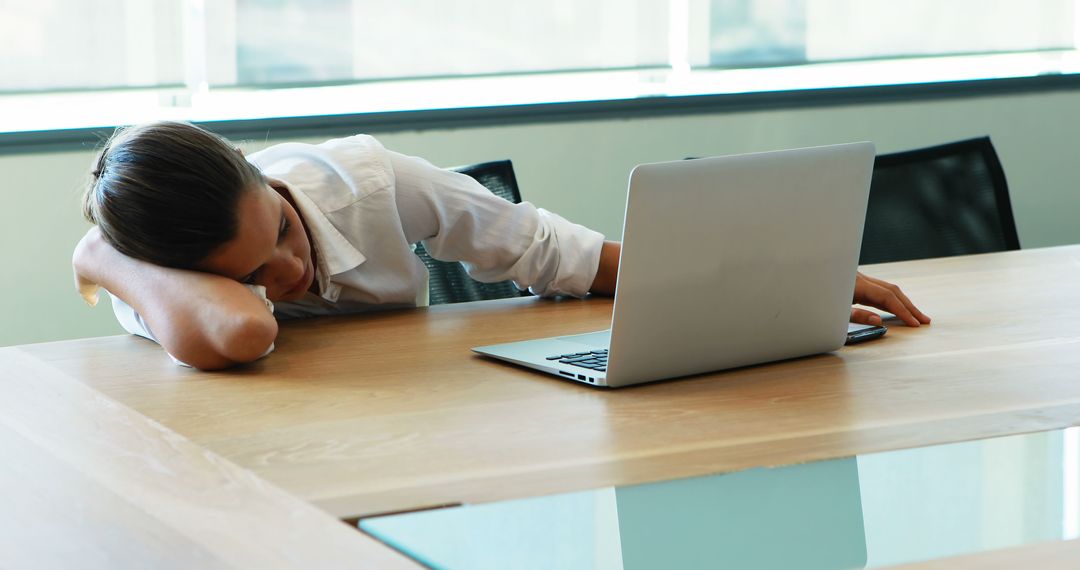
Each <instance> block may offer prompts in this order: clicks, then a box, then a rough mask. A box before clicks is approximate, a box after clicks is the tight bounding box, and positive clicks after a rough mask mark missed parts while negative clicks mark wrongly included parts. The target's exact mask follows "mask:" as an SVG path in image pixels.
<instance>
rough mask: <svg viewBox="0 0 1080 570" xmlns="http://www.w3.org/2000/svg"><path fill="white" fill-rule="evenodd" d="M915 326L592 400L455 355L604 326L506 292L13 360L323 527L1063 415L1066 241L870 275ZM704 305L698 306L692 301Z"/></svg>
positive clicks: (1076, 398)
mask: <svg viewBox="0 0 1080 570" xmlns="http://www.w3.org/2000/svg"><path fill="white" fill-rule="evenodd" d="M867 271H868V272H869V273H871V274H873V275H877V276H880V277H883V278H887V279H890V280H893V281H894V282H896V283H899V284H901V285H902V286H903V288H904V290H905V291H907V292H908V293H909V294H910V296H911V297H912V298H913V299H915V300H916V301H917V303H918V304H919V306H920V307H921V308H923V309H924V310H925V311H926V312H927V313H928V314H930V315H931V316H932V317H933V318H934V323H933V325H931V326H929V327H923V328H919V329H907V328H905V327H900V326H897V327H893V328H892V329H891V330H890V332H889V334H888V335H887V336H886V337H885V338H884V339H882V340H880V341H875V342H870V343H865V344H862V345H855V346H851V347H846V348H844V349H842V350H840V351H838V352H836V353H832V354H825V355H819V356H814V357H809V358H804V359H798V360H794V361H788V362H783V363H777V364H770V365H763V366H757V367H751V368H746V369H741V370H736V371H729V372H723V373H716V374H710V375H703V376H697V377H692V378H686V379H681V380H676V381H669V382H662V383H656V384H649V385H642V386H638V387H632V388H625V389H618V390H603V389H596V388H590V387H588V386H583V385H579V384H576V383H568V382H563V381H560V380H558V379H556V378H549V377H547V376H544V375H540V374H536V373H533V372H531V371H528V370H523V369H519V368H516V367H513V366H509V365H504V364H501V363H496V362H493V361H489V360H486V359H483V358H480V357H477V356H474V355H472V354H471V353H470V351H469V347H471V346H475V345H481V344H490V343H495V342H501V341H508V340H515V339H523V338H530V337H534V336H540V335H555V334H565V333H578V332H585V331H590V330H597V329H602V328H605V327H606V324H607V322H608V320H609V318H610V311H611V302H610V300H608V299H602V298H601V299H587V300H561V301H547V300H538V299H533V298H524V299H510V300H504V301H491V302H483V303H470V304H462V305H444V306H438V307H432V308H430V309H417V310H411V311H404V312H392V313H391V312H388V313H383V314H376V315H368V316H360V317H338V318H326V319H312V320H307V321H302V322H295V323H289V324H287V325H285V326H283V327H282V330H281V333H280V336H279V340H278V343H277V352H276V353H274V354H273V355H272V356H270V357H269V358H266V359H264V360H261V361H259V362H258V363H256V364H254V365H250V366H248V367H245V368H243V369H239V370H233V371H228V372H221V373H200V372H196V371H192V370H188V369H184V368H181V367H178V366H175V365H174V364H172V363H171V362H170V361H169V359H168V358H167V357H166V356H165V354H164V353H163V352H162V351H161V349H160V348H158V347H157V346H156V345H154V344H153V343H150V342H148V341H144V340H142V339H139V338H135V337H130V336H117V337H106V338H95V339H85V340H78V341H69V342H59V343H48V344H39V345H30V346H23V347H18V348H15V349H14V350H16V351H18V352H19V353H20V354H21V355H24V356H25V357H28V358H32V359H35V360H36V361H38V362H40V363H41V364H42V365H43V366H49V367H53V368H55V369H56V370H58V371H60V372H62V373H64V374H66V375H69V376H71V377H73V378H76V379H78V380H81V381H82V382H85V383H86V384H87V385H88V386H90V387H92V388H94V389H97V390H100V391H101V392H103V393H105V394H107V395H108V396H110V397H112V398H115V399H116V400H118V401H119V402H122V403H123V404H125V405H127V406H130V407H131V408H133V409H135V410H138V411H139V412H141V413H143V414H146V415H147V416H149V417H150V418H153V419H154V420H157V421H159V422H161V423H162V424H164V425H165V426H166V427H168V428H170V429H172V430H175V431H176V432H177V433H179V434H181V435H183V436H185V437H187V438H190V439H191V440H192V441H194V442H195V443H196V444H199V445H202V446H205V447H206V448H207V449H209V450H211V451H213V452H215V453H218V454H220V455H221V456H223V457H225V458H227V459H229V460H230V461H233V462H235V463H237V464H238V465H240V466H242V467H244V468H247V469H250V470H252V471H254V472H255V473H257V474H258V475H259V476H261V477H265V478H266V479H268V480H269V481H271V482H273V483H275V484H277V485H280V486H281V487H283V488H284V489H285V490H287V491H289V492H291V493H294V494H296V495H297V496H299V497H301V498H303V499H305V500H308V501H311V502H313V503H315V504H316V505H318V506H320V507H322V508H323V509H325V510H327V511H329V512H330V513H332V514H334V515H336V516H339V517H357V516H362V515H369V514H376V513H384V512H393V511H399V510H406V509H414V508H422V507H429V506H433V505H443V504H454V503H475V502H487V501H496V500H502V499H510V498H517V497H524V496H534V495H541V494H549V493H558V492H566V491H574V490H580V489H590V488H597V487H604V486H612V485H626V484H633V483H640V482H645V481H657V480H665V479H672V478H679V477H688V476H696V475H703V474H710V473H717V472H721V471H727V470H735V469H743V468H748V467H752V466H762V465H778V464H786V463H792V462H801V461H809V460H815V459H823V458H832V457H840V456H847V455H852V454H857V453H866V452H872V451H882V450H888V449H897V448H905V447H913V446H921V445H928V444H936V443H944V442H952V441H960V440H967V439H973V438H981V437H989V436H998V435H1005V434H1013V433H1020V432H1026V431H1034V430H1043V429H1051V428H1060V427H1064V426H1068V425H1073V424H1075V423H1078V420H1080V318H1078V317H1080V247H1078V246H1070V247H1060V248H1050V249H1037V250H1026V251H1020V252H1010V253H1002V254H991V255H982V256H970V257H959V258H949V259H940V260H928V261H919V262H906V263H897V264H887V265H879V266H875V267H871V268H868V269H867ZM702 294H714V292H711V291H703V292H702Z"/></svg>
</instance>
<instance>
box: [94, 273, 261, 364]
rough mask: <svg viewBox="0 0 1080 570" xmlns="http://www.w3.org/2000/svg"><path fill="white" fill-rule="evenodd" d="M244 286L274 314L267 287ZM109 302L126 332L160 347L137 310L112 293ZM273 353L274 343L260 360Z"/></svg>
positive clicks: (175, 360) (179, 362)
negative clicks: (267, 294)
mask: <svg viewBox="0 0 1080 570" xmlns="http://www.w3.org/2000/svg"><path fill="white" fill-rule="evenodd" d="M244 286H245V287H247V289H248V291H251V292H252V294H254V295H255V296H257V297H259V298H260V299H262V301H263V304H265V305H266V308H267V310H269V311H270V312H271V313H273V312H274V304H273V303H272V302H271V301H270V299H268V298H267V297H266V287H263V286H262V285H244ZM109 300H110V301H111V302H112V309H113V314H114V315H116V320H117V322H119V323H120V326H121V327H124V330H125V331H127V332H128V333H130V334H133V335H135V336H141V337H143V338H146V339H150V340H152V341H154V342H156V343H158V344H159V345H160V344H161V342H160V341H159V340H158V339H157V337H156V336H154V332H153V331H151V330H150V326H149V325H147V324H146V321H145V320H143V318H142V315H140V314H139V313H138V311H136V310H135V309H133V308H131V305H128V304H127V303H125V302H124V300H123V299H121V298H120V297H117V296H116V295H113V294H112V293H109ZM271 352H274V343H270V348H267V349H266V352H264V353H263V354H262V356H260V357H259V358H263V357H265V356H266V355H268V354H270V353H271ZM165 354H168V355H169V358H171V359H172V361H173V362H175V363H177V364H179V365H180V366H186V367H188V368H191V367H192V366H191V365H190V364H188V363H186V362H184V361H182V360H180V359H179V358H177V357H175V356H173V355H172V353H170V352H168V351H165Z"/></svg>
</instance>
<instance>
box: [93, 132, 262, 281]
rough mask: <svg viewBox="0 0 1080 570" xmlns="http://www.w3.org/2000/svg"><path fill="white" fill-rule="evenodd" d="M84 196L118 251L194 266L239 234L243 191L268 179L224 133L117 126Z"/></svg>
mask: <svg viewBox="0 0 1080 570" xmlns="http://www.w3.org/2000/svg"><path fill="white" fill-rule="evenodd" d="M91 174H92V175H93V181H92V182H91V184H90V186H89V188H87V190H86V193H85V194H84V195H83V214H84V215H85V216H86V218H87V219H88V220H90V221H91V222H93V223H95V224H97V225H98V227H99V228H101V233H102V235H103V236H104V238H105V240H106V241H108V242H109V244H111V245H112V246H113V247H115V248H116V249H117V251H119V252H120V253H123V254H125V255H127V256H129V257H134V258H136V259H140V260H143V261H148V262H150V263H153V264H156V265H162V266H166V267H178V268H182V269H194V268H196V266H197V265H198V264H199V263H201V262H202V261H203V260H204V259H206V257H207V256H209V255H210V254H211V252H213V251H214V250H215V249H217V248H218V247H219V246H221V245H222V244H224V243H225V242H227V241H229V240H231V239H233V237H235V235H236V231H237V203H238V202H239V200H240V196H241V195H242V194H243V193H244V192H246V191H248V190H252V189H255V188H258V187H260V186H262V185H263V184H265V183H266V179H265V178H264V177H263V175H262V173H261V172H260V171H259V169H258V168H257V167H256V166H254V165H253V164H251V163H249V162H248V161H247V160H245V159H244V157H243V155H242V154H241V153H240V151H239V150H238V149H236V148H234V147H233V146H232V145H231V144H229V142H228V141H226V140H225V139H224V138H222V137H220V136H218V135H215V134H213V133H211V132H209V131H206V130H204V129H202V128H199V127H196V126H195V125H192V124H189V123H180V122H158V123H150V124H145V125H139V126H134V127H128V128H124V129H120V130H117V131H116V133H114V134H113V136H112V138H110V139H109V141H108V142H107V143H106V144H105V147H104V148H103V149H102V150H101V153H100V154H99V155H98V157H97V160H96V162H95V166H94V168H93V171H92V173H91Z"/></svg>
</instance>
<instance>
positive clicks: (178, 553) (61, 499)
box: [0, 348, 418, 569]
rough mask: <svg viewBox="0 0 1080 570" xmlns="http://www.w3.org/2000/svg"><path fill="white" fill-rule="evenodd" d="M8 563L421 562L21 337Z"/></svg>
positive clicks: (6, 533) (4, 509) (4, 354)
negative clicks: (77, 375)
mask: <svg viewBox="0 0 1080 570" xmlns="http://www.w3.org/2000/svg"><path fill="white" fill-rule="evenodd" d="M0 363H2V367H0V370H2V374H0V450H2V451H3V459H2V460H0V488H2V489H3V491H2V492H0V513H3V516H0V568H12V569H15V568H110V569H112V568H207V569H210V568H347V567H366V568H417V567H418V566H417V565H416V564H414V563H413V562H411V561H410V560H408V559H407V558H405V557H404V556H403V555H400V554H398V553H397V552H396V551H394V550H392V549H390V548H389V547H386V546H384V545H382V544H381V543H378V542H376V541H375V540H374V539H372V538H370V537H368V536H366V535H364V534H361V533H360V532H359V531H357V530H356V529H353V528H349V527H348V526H346V525H345V524H343V523H342V522H341V521H338V520H337V519H335V518H333V517H331V516H330V515H328V514H326V513H324V512H322V511H319V510H318V509H316V508H315V507H314V506H312V505H310V504H308V503H305V502H304V501H302V500H300V499H297V498H295V497H293V496H292V495H290V494H288V493H286V492H285V491H283V490H281V489H280V488H278V487H276V486H275V485H272V484H270V483H268V482H266V481H264V480H263V479H261V478H259V477H258V476H256V475H255V474H253V473H252V472H250V471H248V470H246V469H242V468H240V467H237V466H236V465H234V464H233V463H231V462H229V461H227V460H225V459H223V458H222V457H220V456H219V455H217V454H215V453H213V452H210V451H207V450H205V449H203V448H200V447H199V446H197V445H194V444H192V443H191V442H190V441H188V440H187V439H185V438H183V437H182V436H179V435H177V434H176V433H173V432H171V431H169V430H168V429H166V428H164V427H162V426H161V425H159V424H157V423H155V422H152V421H150V420H148V419H147V418H145V417H143V416H142V415H140V414H138V413H136V412H134V411H132V410H130V409H128V408H126V407H125V406H123V405H121V404H118V403H116V402H115V401H113V400H111V399H109V398H107V397H105V396H103V395H101V394H100V393H98V392H96V391H95V390H93V389H91V388H89V387H87V386H85V385H83V384H81V383H79V382H77V381H75V380H73V379H71V378H69V377H67V376H66V375H64V374H62V373H59V372H57V371H56V370H55V369H53V368H52V367H49V366H47V365H45V364H42V363H41V362H40V361H38V360H37V359H35V358H33V357H31V356H30V355H28V354H26V353H24V352H22V351H21V350H20V349H18V348H0Z"/></svg>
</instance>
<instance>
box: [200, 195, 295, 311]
mask: <svg viewBox="0 0 1080 570" xmlns="http://www.w3.org/2000/svg"><path fill="white" fill-rule="evenodd" d="M281 192H282V193H285V192H287V191H286V190H281ZM237 222H238V227H237V232H236V237H234V238H233V239H232V240H230V241H228V242H226V243H225V244H223V245H222V246H221V247H219V248H217V249H216V250H214V252H213V253H211V254H210V255H209V256H208V257H207V258H206V260H205V261H204V262H203V263H202V268H203V269H204V270H206V271H208V272H210V273H216V274H218V275H223V276H225V277H229V278H231V279H235V280H237V281H239V282H241V283H250V284H254V285H262V286H264V287H266V296H267V297H268V298H269V299H270V300H271V301H295V300H298V299H300V298H301V297H303V296H304V294H305V293H306V292H307V290H308V289H309V288H311V285H312V283H313V282H314V281H315V265H314V263H313V261H312V256H311V244H310V242H308V237H307V232H305V231H304V224H303V221H302V220H301V219H300V216H299V215H298V214H297V213H296V209H295V208H293V206H292V204H290V203H289V201H288V200H286V199H285V198H284V196H283V195H282V194H281V193H279V192H278V191H277V190H275V189H273V188H271V187H270V185H266V186H264V187H261V188H257V189H255V190H253V191H249V192H245V193H244V194H243V195H242V196H241V197H240V201H239V203H238V204H237Z"/></svg>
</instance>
